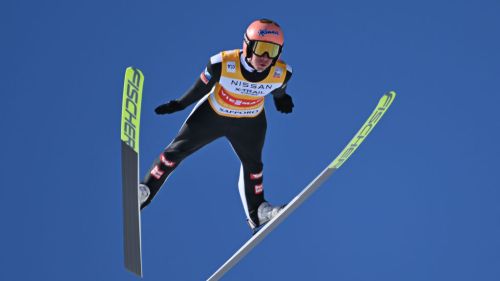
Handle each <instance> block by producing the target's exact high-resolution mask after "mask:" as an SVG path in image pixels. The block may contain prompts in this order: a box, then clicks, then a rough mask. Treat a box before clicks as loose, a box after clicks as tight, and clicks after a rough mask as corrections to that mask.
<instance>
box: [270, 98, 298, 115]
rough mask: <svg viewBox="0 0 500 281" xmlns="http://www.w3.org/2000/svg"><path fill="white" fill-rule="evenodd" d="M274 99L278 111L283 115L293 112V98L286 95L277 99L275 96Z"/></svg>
mask: <svg viewBox="0 0 500 281" xmlns="http://www.w3.org/2000/svg"><path fill="white" fill-rule="evenodd" d="M273 98H274V105H275V106H276V110H278V111H279V112H281V113H290V112H292V108H293V101H292V97H291V96H289V95H287V94H284V95H283V96H280V97H279V98H277V97H276V96H273Z"/></svg>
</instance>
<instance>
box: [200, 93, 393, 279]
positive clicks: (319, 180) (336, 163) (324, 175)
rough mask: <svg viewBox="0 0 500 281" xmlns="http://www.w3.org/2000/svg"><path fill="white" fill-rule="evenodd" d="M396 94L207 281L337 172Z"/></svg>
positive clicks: (218, 275) (217, 276) (385, 99)
mask: <svg viewBox="0 0 500 281" xmlns="http://www.w3.org/2000/svg"><path fill="white" fill-rule="evenodd" d="M395 97H396V93H395V92H393V91H391V92H388V93H386V94H385V95H383V96H382V98H381V99H380V100H379V102H378V104H377V107H376V108H375V110H374V111H373V113H372V114H371V115H370V117H368V119H367V120H366V122H365V123H364V124H363V126H362V127H361V129H360V130H359V131H358V132H357V133H356V135H354V137H353V138H352V140H351V141H350V142H349V143H348V144H347V146H346V147H345V148H344V149H343V150H342V152H340V154H339V155H338V156H337V158H335V160H333V162H331V163H330V164H329V165H328V166H327V167H326V168H325V169H324V170H323V171H322V172H321V173H320V174H319V175H318V176H317V177H316V178H315V179H314V180H313V181H312V182H311V183H309V185H308V186H306V187H305V188H304V189H303V190H302V191H301V192H300V193H299V194H298V195H297V196H296V197H295V198H293V199H292V201H290V203H288V204H287V206H286V207H285V208H284V209H283V210H282V211H281V212H280V213H279V214H278V215H277V216H276V217H274V218H273V219H272V220H271V221H270V222H268V223H267V224H266V225H264V226H263V227H262V228H261V229H260V230H259V231H258V232H257V233H255V235H253V236H252V237H251V238H250V239H249V240H248V241H247V242H246V243H245V244H244V245H243V246H242V247H241V248H240V249H239V250H238V251H236V253H235V254H234V255H233V256H232V257H231V258H229V260H227V261H226V262H225V263H224V264H223V265H222V266H221V267H220V268H219V269H218V270H217V271H216V272H215V273H214V274H213V275H212V276H210V278H208V279H207V281H215V280H219V279H220V278H221V277H222V276H223V275H224V274H225V273H226V272H227V271H229V270H230V269H231V268H232V267H234V266H235V265H236V264H237V263H238V262H239V261H240V260H241V259H242V258H243V257H244V256H245V255H246V254H248V253H249V252H250V251H251V250H252V249H253V248H254V247H255V246H257V245H258V244H259V243H260V242H261V241H262V240H263V239H264V237H266V236H267V235H268V234H269V233H270V232H271V231H273V229H275V228H276V227H277V226H278V225H279V224H280V223H281V222H283V221H284V220H285V219H286V218H287V217H288V216H289V215H290V214H291V213H292V212H293V211H294V210H295V209H297V207H299V206H300V205H301V204H302V203H303V202H304V201H305V200H306V199H307V198H308V197H309V196H310V195H311V194H312V193H314V192H315V191H316V190H317V189H318V188H319V187H320V186H321V185H322V184H323V183H324V182H325V181H326V179H328V177H330V176H331V175H332V173H333V172H335V171H336V170H338V169H339V168H340V167H341V166H342V165H343V164H344V163H345V162H346V161H347V159H349V157H350V156H351V155H352V154H353V153H354V151H355V150H356V149H357V148H358V147H359V145H360V144H361V143H362V142H363V141H364V140H365V138H366V137H367V136H368V134H369V133H370V132H371V131H372V130H373V128H374V127H375V125H376V124H377V123H378V121H379V120H380V118H382V116H383V115H384V113H385V112H386V111H387V109H388V108H389V107H390V106H391V104H392V102H393V101H394V98H395Z"/></svg>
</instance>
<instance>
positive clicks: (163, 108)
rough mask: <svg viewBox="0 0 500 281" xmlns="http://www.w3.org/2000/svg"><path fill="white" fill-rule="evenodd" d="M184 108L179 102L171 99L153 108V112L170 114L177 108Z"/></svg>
mask: <svg viewBox="0 0 500 281" xmlns="http://www.w3.org/2000/svg"><path fill="white" fill-rule="evenodd" d="M184 108H186V107H185V106H184V105H182V104H181V103H180V102H178V101H176V100H171V101H169V102H167V103H165V104H162V105H160V106H158V107H157V108H155V112H156V114H170V113H174V112H176V111H179V110H183V109H184Z"/></svg>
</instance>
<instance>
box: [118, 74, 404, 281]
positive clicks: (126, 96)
mask: <svg viewBox="0 0 500 281" xmlns="http://www.w3.org/2000/svg"><path fill="white" fill-rule="evenodd" d="M143 82H144V76H143V74H142V72H141V71H140V70H138V69H136V68H132V67H129V68H127V71H126V73H125V84H124V90H123V109H122V137H121V139H122V173H123V175H122V180H123V220H124V252H125V267H126V268H127V269H128V270H130V271H131V272H133V273H135V274H136V275H138V276H140V277H142V261H141V217H140V205H139V196H138V192H139V191H138V185H139V164H138V159H139V123H140V111H141V110H140V108H141V100H142V86H143ZM395 97H396V93H395V92H393V91H391V92H388V93H386V94H384V95H383V96H382V98H381V99H380V100H379V102H378V104H377V107H376V108H375V110H374V111H373V112H372V114H371V115H370V117H368V119H367V120H366V122H365V123H364V124H363V126H362V127H361V129H359V131H358V132H357V133H356V134H355V135H354V137H353V138H352V140H351V141H350V142H349V143H348V144H347V146H346V147H345V148H344V149H343V150H342V152H340V154H339V155H338V156H337V157H336V158H335V159H334V160H333V161H332V162H331V163H330V164H329V165H328V166H327V167H326V168H325V169H324V170H323V171H322V172H321V173H320V174H319V175H318V176H317V177H316V178H315V179H314V180H313V181H312V182H311V183H309V185H307V186H306V187H305V188H304V189H303V190H302V191H301V192H300V193H299V194H298V195H297V196H295V198H293V199H292V201H290V203H288V204H287V206H286V207H285V208H284V209H283V210H282V211H281V212H280V213H279V214H278V215H277V216H276V217H274V218H273V219H272V220H271V221H270V222H268V223H267V224H266V225H264V226H263V227H262V228H261V229H260V230H259V232H257V233H256V234H255V235H253V236H252V237H251V238H250V239H249V240H248V241H247V242H246V243H245V244H244V245H243V246H242V247H241V248H240V249H239V250H238V251H236V253H235V254H234V255H233V256H232V257H231V258H229V259H228V260H227V261H226V262H225V263H224V264H223V265H222V266H221V267H220V268H219V269H217V271H215V273H214V274H213V275H212V276H210V277H209V278H208V279H207V281H215V280H219V279H220V278H221V277H222V276H223V275H224V274H225V273H226V272H228V271H229V270H230V269H231V268H232V267H234V266H235V265H236V264H237V263H238V262H239V261H240V260H241V259H242V258H243V257H244V256H245V255H246V254H248V253H249V252H250V251H251V250H252V249H253V248H254V247H255V246H257V245H258V244H259V243H260V242H261V241H262V240H263V239H264V238H265V237H266V236H267V235H268V234H269V233H270V232H271V231H273V230H274V229H275V228H276V227H277V226H278V225H279V224H280V223H281V222H283V221H284V220H285V219H286V218H287V217H288V216H289V215H290V214H291V213H292V212H293V211H294V210H295V209H297V207H299V206H300V205H301V204H302V203H303V202H304V201H305V200H306V199H307V198H308V197H309V196H310V195H311V194H313V193H314V192H315V191H316V190H317V189H318V188H319V187H320V186H321V185H322V184H323V183H324V182H325V181H326V180H327V179H328V178H329V177H330V176H331V175H332V174H333V173H334V172H335V171H336V170H338V169H339V168H340V167H341V166H342V165H343V164H344V163H345V162H346V161H347V159H349V157H350V156H351V155H352V154H353V153H354V151H356V149H357V148H358V147H359V145H361V143H362V142H363V141H364V140H365V138H366V137H367V136H368V134H370V132H371V131H372V130H373V128H374V127H375V125H376V124H377V123H378V121H379V120H380V119H381V118H382V116H383V115H384V114H385V112H386V111H387V109H388V108H389V107H390V106H391V104H392V102H393V101H394V98H395Z"/></svg>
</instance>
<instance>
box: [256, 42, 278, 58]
mask: <svg viewBox="0 0 500 281" xmlns="http://www.w3.org/2000/svg"><path fill="white" fill-rule="evenodd" d="M280 48H281V46H280V45H278V44H274V43H269V42H263V41H255V43H254V44H253V49H252V52H253V53H254V54H256V55H257V56H259V57H261V56H263V55H264V54H265V53H267V55H268V56H269V58H271V59H274V58H276V57H277V56H278V55H279V53H280Z"/></svg>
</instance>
